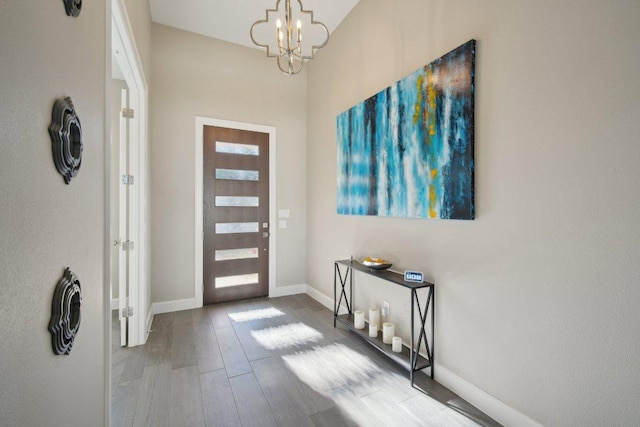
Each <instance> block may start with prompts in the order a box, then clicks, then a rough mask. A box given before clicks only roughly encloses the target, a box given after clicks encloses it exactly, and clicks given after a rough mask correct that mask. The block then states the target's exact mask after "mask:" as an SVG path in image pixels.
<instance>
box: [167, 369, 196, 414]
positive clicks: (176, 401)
mask: <svg viewBox="0 0 640 427" xmlns="http://www.w3.org/2000/svg"><path fill="white" fill-rule="evenodd" d="M169 425H170V426H183V427H191V426H194V427H203V426H204V408H203V406H202V392H201V390H200V376H199V373H198V369H197V367H196V366H195V365H192V366H186V367H183V368H178V369H173V370H172V371H171V384H170V394H169Z"/></svg>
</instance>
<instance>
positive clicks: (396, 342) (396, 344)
mask: <svg viewBox="0 0 640 427" xmlns="http://www.w3.org/2000/svg"><path fill="white" fill-rule="evenodd" d="M391 350H393V352H394V353H402V338H400V337H393V343H392V344H391Z"/></svg>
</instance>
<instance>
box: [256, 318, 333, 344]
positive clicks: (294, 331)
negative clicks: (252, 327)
mask: <svg viewBox="0 0 640 427" xmlns="http://www.w3.org/2000/svg"><path fill="white" fill-rule="evenodd" d="M251 336H253V338H254V339H255V340H256V341H258V343H260V344H261V345H262V346H263V347H264V348H266V349H267V350H277V349H281V348H288V347H299V346H302V345H305V344H311V343H314V342H318V341H320V340H321V339H322V334H321V333H320V332H318V331H316V330H315V329H313V328H311V327H309V326H307V325H305V324H304V323H292V324H288V325H282V326H275V327H273V328H267V329H261V330H258V331H251Z"/></svg>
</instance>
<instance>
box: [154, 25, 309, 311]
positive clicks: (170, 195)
mask: <svg viewBox="0 0 640 427" xmlns="http://www.w3.org/2000/svg"><path fill="white" fill-rule="evenodd" d="M151 40H152V41H151V46H152V54H151V70H152V71H151V98H150V100H151V102H150V103H151V108H152V115H151V181H152V182H151V187H152V195H151V199H152V205H151V212H152V213H151V215H152V217H151V223H152V229H151V235H152V241H151V242H152V247H153V258H152V294H151V295H152V300H153V302H166V301H173V300H181V299H187V298H193V297H194V263H195V254H194V246H195V241H194V239H195V233H194V228H195V211H194V205H195V171H194V162H195V151H194V150H195V148H194V145H195V117H196V116H203V117H209V118H215V119H221V120H231V121H236V122H245V123H253V124H260V125H267V126H274V127H275V128H276V139H277V147H276V160H277V177H276V185H277V196H276V197H277V201H276V204H277V208H278V209H285V208H286V209H290V210H291V219H290V220H289V222H288V227H287V228H286V229H283V230H277V229H274V227H275V226H276V224H271V227H272V233H273V232H274V231H275V233H276V234H277V248H276V251H277V252H276V260H277V277H276V286H278V287H282V286H288V285H298V284H303V283H305V280H306V266H305V260H306V163H305V162H306V146H305V136H306V123H305V120H306V90H305V88H306V77H305V74H301V75H298V76H296V77H293V78H291V77H288V76H286V75H284V74H282V73H281V72H280V71H278V69H277V66H276V64H275V63H274V62H273V60H270V59H267V58H266V55H265V54H264V53H262V52H260V51H257V50H254V49H249V48H246V47H241V46H237V45H233V44H230V43H226V42H222V41H218V40H213V39H209V38H206V37H203V36H199V35H196V34H193V33H188V32H185V31H181V30H176V29H173V28H170V27H166V26H163V25H159V24H153V26H152V39H151ZM272 236H273V234H272Z"/></svg>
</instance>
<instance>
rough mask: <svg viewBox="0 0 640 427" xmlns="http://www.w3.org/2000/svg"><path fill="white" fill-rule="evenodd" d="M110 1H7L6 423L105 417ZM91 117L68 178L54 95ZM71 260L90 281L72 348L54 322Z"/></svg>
mask: <svg viewBox="0 0 640 427" xmlns="http://www.w3.org/2000/svg"><path fill="white" fill-rule="evenodd" d="M105 11H106V3H105V2H104V1H92V2H84V5H83V8H82V13H81V14H80V16H79V17H78V18H72V17H68V16H66V15H65V12H64V5H63V3H62V2H61V1H55V2H38V5H37V6H35V4H34V2H21V1H11V2H8V1H3V2H1V5H0V57H1V58H2V60H1V61H0V141H1V143H2V155H0V218H1V220H0V290H1V292H2V298H0V343H1V345H0V348H1V350H0V378H1V383H2V385H1V386H0V414H2V416H1V420H0V424H2V425H10V426H44V425H46V426H68V425H78V426H80V425H82V426H97V425H103V423H104V419H105V413H106V404H105V403H106V399H105V323H104V322H105V319H104V307H105V306H104V304H105V303H106V302H105V301H104V295H105V294H104V289H105V286H108V283H105V278H104V274H105V269H104V259H105V258H104V255H105V254H104V230H105V202H104V200H105V180H104V179H105V132H106V129H105V126H106V119H105V116H106V111H105V103H106V99H105V97H106V95H105V75H106V64H105V46H106V37H105V28H106V22H107V21H106V16H105ZM64 96H71V98H72V99H73V102H74V104H75V107H76V110H77V113H78V115H79V117H80V121H81V123H82V130H83V136H84V152H83V159H82V167H81V169H80V171H79V173H78V176H77V177H76V178H74V179H73V180H72V181H71V183H70V185H65V183H64V181H63V178H62V176H60V175H59V174H58V172H57V171H56V169H55V167H54V164H53V157H52V154H51V140H50V138H49V134H48V132H47V128H48V126H49V124H50V122H51V110H52V107H53V103H54V101H55V100H56V99H57V98H60V97H64ZM65 267H70V268H71V269H72V270H73V271H74V272H75V273H76V274H77V276H78V278H79V280H80V282H81V286H82V298H83V299H82V306H81V322H80V329H79V332H78V335H77V337H76V340H75V342H74V345H73V348H72V350H71V354H70V355H68V356H55V355H54V354H53V351H52V346H51V335H50V333H49V332H48V330H47V327H48V324H49V320H50V317H51V304H52V297H53V292H54V289H55V286H56V284H57V282H58V280H59V279H60V278H61V277H62V273H63V271H64V268H65Z"/></svg>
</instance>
